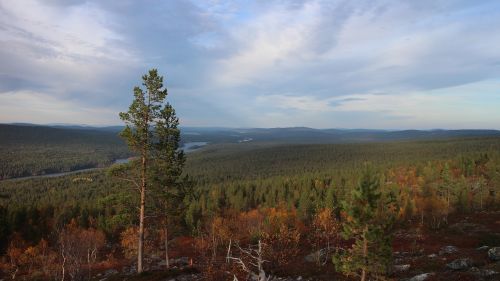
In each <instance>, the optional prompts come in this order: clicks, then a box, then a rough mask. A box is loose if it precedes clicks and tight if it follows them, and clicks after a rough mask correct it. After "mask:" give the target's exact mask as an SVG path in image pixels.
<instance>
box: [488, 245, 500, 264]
mask: <svg viewBox="0 0 500 281" xmlns="http://www.w3.org/2000/svg"><path fill="white" fill-rule="evenodd" d="M488 257H489V258H490V259H492V260H494V261H498V260H500V247H493V248H491V249H489V250H488Z"/></svg>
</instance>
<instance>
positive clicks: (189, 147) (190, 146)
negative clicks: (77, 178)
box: [0, 141, 208, 182]
mask: <svg viewBox="0 0 500 281" xmlns="http://www.w3.org/2000/svg"><path fill="white" fill-rule="evenodd" d="M207 144H208V142H204V141H197V142H187V143H185V144H184V145H183V146H182V149H183V150H184V152H186V153H190V152H193V151H195V150H198V149H200V148H202V147H203V146H205V145H207ZM130 159H131V158H123V159H116V160H115V161H114V162H113V164H125V163H128V162H129V161H130ZM105 168H107V167H103V168H86V169H79V170H74V171H69V172H60V173H51V174H45V175H37V176H27V177H18V178H11V179H4V180H0V182H1V181H12V180H27V179H36V178H55V177H62V176H67V175H72V174H77V173H83V172H91V171H97V170H102V169H105Z"/></svg>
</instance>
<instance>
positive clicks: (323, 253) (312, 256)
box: [304, 249, 328, 262]
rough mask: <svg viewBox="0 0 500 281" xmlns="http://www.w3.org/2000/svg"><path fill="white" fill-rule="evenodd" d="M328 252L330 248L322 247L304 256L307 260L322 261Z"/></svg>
mask: <svg viewBox="0 0 500 281" xmlns="http://www.w3.org/2000/svg"><path fill="white" fill-rule="evenodd" d="M327 252H328V250H327V249H321V250H318V251H316V252H314V253H311V254H309V255H307V256H305V257H304V260H305V261H306V262H318V261H322V260H324V259H325V257H326V255H327Z"/></svg>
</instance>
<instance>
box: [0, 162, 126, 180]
mask: <svg viewBox="0 0 500 281" xmlns="http://www.w3.org/2000/svg"><path fill="white" fill-rule="evenodd" d="M130 159H131V158H123V159H116V160H115V161H114V162H113V164H125V163H128V162H129V161H130ZM105 168H106V167H105ZM105 168H85V169H78V170H74V171H69V172H61V173H51V174H44V175H37V176H27V177H19V178H11V179H5V180H1V181H9V180H27V179H37V178H55V177H62V176H67V175H73V174H78V173H83V172H91V171H97V170H101V169H105Z"/></svg>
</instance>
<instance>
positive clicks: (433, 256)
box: [427, 254, 437, 259]
mask: <svg viewBox="0 0 500 281" xmlns="http://www.w3.org/2000/svg"><path fill="white" fill-rule="evenodd" d="M427 257H428V258H430V259H434V258H437V255H436V254H430V255H428V256H427Z"/></svg>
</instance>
